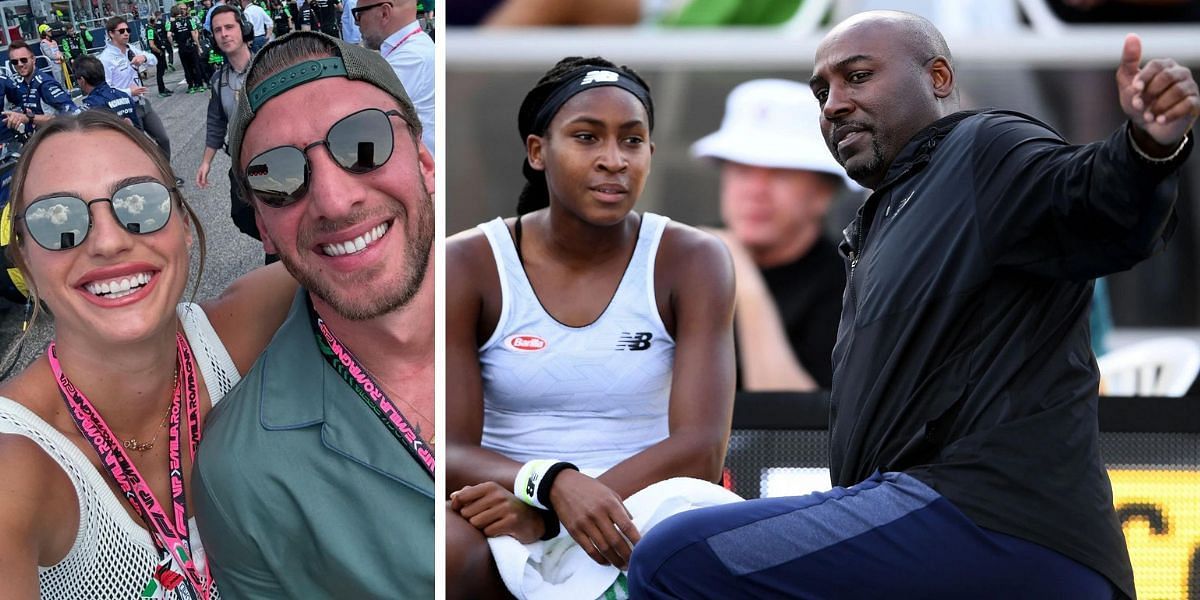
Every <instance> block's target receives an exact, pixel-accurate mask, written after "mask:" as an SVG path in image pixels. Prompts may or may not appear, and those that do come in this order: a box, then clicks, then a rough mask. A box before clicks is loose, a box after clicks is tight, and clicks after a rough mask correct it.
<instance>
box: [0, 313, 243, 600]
mask: <svg viewBox="0 0 1200 600" xmlns="http://www.w3.org/2000/svg"><path fill="white" fill-rule="evenodd" d="M176 312H177V313H178V314H179V318H180V320H181V321H182V322H183V329H184V334H185V335H187V339H188V344H190V345H191V347H192V352H193V354H194V355H195V357H196V365H197V366H198V367H199V369H200V373H201V375H202V376H203V377H204V382H205V383H206V384H208V394H209V398H210V399H211V400H212V403H213V405H216V403H217V402H218V401H219V400H220V399H221V398H222V397H223V396H224V395H225V394H226V392H228V391H229V390H230V389H232V388H233V385H234V384H236V383H237V382H238V381H239V380H240V379H241V376H240V375H238V372H237V368H236V367H234V365H233V359H232V358H230V357H229V352H228V351H226V350H225V346H224V345H223V344H222V343H221V340H220V338H218V337H217V333H216V331H214V330H213V328H212V325H211V324H210V323H209V322H208V317H207V316H205V314H204V311H203V310H202V309H201V308H200V307H199V306H198V305H196V304H191V303H182V304H180V305H179V306H178V307H177V308H176ZM0 433H4V434H13V435H20V436H24V437H27V438H29V439H30V440H33V441H34V442H35V443H37V445H38V446H39V447H41V448H42V450H44V451H45V452H46V454H48V455H50V457H51V458H53V459H54V461H55V462H56V463H58V465H59V466H60V467H62V470H63V471H65V472H66V474H67V477H68V478H70V480H71V483H72V484H73V485H74V486H75V494H76V497H77V499H78V503H79V533H78V535H76V537H75V544H74V545H73V546H71V551H70V552H68V553H67V555H66V557H64V558H63V559H62V561H60V562H59V563H58V564H56V565H53V566H50V567H38V579H39V581H40V590H41V597H42V599H43V600H60V599H61V600H68V599H71V600H76V599H80V598H87V599H88V600H108V599H112V600H131V599H136V598H137V597H138V595H139V594H140V593H141V591H142V589H143V588H144V587H145V586H146V583H147V582H148V581H150V578H151V577H152V576H153V573H154V568H155V566H156V565H157V564H158V560H159V557H158V550H157V549H156V548H155V547H154V542H153V540H151V538H150V532H149V531H147V530H146V529H145V528H144V527H143V525H142V524H141V522H139V521H135V520H134V519H133V518H132V517H130V516H129V513H128V512H126V511H125V499H124V498H121V497H118V496H117V495H116V494H114V493H113V491H112V488H110V487H108V484H107V483H106V481H105V476H104V475H103V474H102V473H101V472H100V471H99V470H97V469H96V467H94V466H93V465H92V462H91V461H90V460H88V457H87V455H85V454H84V453H83V452H82V451H81V450H80V448H79V446H76V445H75V444H73V443H72V442H71V441H70V440H69V439H67V438H66V436H64V435H63V434H62V433H60V432H59V431H58V430H57V429H55V428H54V427H53V426H51V425H50V424H49V423H46V422H45V421H43V420H42V419H41V417H38V416H37V415H36V414H34V413H33V411H31V410H29V409H27V408H25V407H24V406H22V405H20V404H18V403H16V402H14V401H13V400H10V399H8V398H5V397H3V396H0ZM188 525H189V529H190V530H191V543H192V551H193V552H192V553H193V559H194V560H195V561H196V563H197V565H198V566H200V567H201V569H203V567H204V564H205V559H206V556H205V554H204V546H203V544H202V543H201V542H200V537H199V535H198V534H197V532H196V520H195V519H190V520H189V521H188ZM201 572H203V570H202V571H201ZM175 597H176V596H175V594H174V593H173V592H172V593H168V594H167V596H166V598H169V599H173V598H175ZM212 597H213V598H214V599H219V598H220V597H221V596H220V594H219V593H216V592H215V588H214V594H213V596H212Z"/></svg>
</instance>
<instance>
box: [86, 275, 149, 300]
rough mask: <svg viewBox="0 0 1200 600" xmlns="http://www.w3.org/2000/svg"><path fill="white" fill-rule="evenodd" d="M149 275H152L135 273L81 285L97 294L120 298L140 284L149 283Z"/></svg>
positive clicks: (132, 291)
mask: <svg viewBox="0 0 1200 600" xmlns="http://www.w3.org/2000/svg"><path fill="white" fill-rule="evenodd" d="M151 277H153V276H152V275H151V274H150V273H138V274H137V275H131V276H129V277H125V278H122V279H113V280H111V281H93V282H92V283H89V284H87V285H85V286H83V287H84V288H86V289H87V291H89V292H91V293H92V294H95V295H97V296H103V297H105V298H120V297H122V296H128V295H130V294H132V293H134V292H136V291H137V290H138V289H139V288H141V287H142V286H144V285H146V284H147V283H150V278H151Z"/></svg>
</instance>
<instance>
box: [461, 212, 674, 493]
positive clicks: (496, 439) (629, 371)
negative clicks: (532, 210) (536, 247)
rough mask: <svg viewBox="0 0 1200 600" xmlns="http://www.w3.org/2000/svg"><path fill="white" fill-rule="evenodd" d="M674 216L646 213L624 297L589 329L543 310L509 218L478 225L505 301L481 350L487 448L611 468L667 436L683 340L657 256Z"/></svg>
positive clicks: (621, 288)
mask: <svg viewBox="0 0 1200 600" xmlns="http://www.w3.org/2000/svg"><path fill="white" fill-rule="evenodd" d="M668 221H669V219H667V218H666V217H663V216H660V215H656V214H652V213H644V214H643V215H642V223H641V227H640V230H639V232H638V239H637V245H636V246H635V248H634V252H633V257H632V258H631V259H630V261H629V265H628V266H627V267H626V269H625V274H624V275H623V276H622V277H621V282H620V284H619V285H618V286H617V291H616V293H615V294H614V295H613V297H612V300H611V301H610V302H609V305H608V307H607V308H605V309H604V312H603V313H602V314H601V315H600V317H599V318H598V319H596V320H595V321H594V322H593V323H591V324H589V325H586V326H583V327H568V326H567V325H563V324H562V323H559V322H558V321H556V320H555V319H554V318H553V317H551V316H550V315H549V314H548V313H547V312H546V310H545V309H544V308H542V304H541V302H540V301H539V300H538V298H537V295H536V294H535V293H534V290H533V286H532V285H530V283H529V279H528V278H527V277H526V276H525V269H524V267H523V266H522V264H521V261H520V259H519V258H518V257H517V250H516V246H515V245H514V244H513V239H512V236H511V235H510V234H509V231H508V227H507V226H506V225H505V224H504V221H503V220H502V219H499V218H498V219H496V220H494V221H490V222H488V223H484V224H482V225H480V226H479V228H480V229H482V230H483V232H484V233H485V234H486V235H487V238H488V242H489V243H490V244H491V247H492V255H493V257H494V258H495V260H496V270H497V271H498V273H499V275H500V289H501V295H502V297H503V303H502V307H501V310H500V320H499V322H498V323H497V324H496V330H495V332H494V333H493V334H492V336H491V338H490V339H489V340H488V341H487V342H486V343H485V344H484V345H483V346H482V347H480V349H479V362H480V366H481V368H482V374H483V410H484V417H483V441H482V445H483V447H484V448H488V449H489V450H493V451H495V452H499V453H501V454H503V455H505V456H507V457H509V458H511V459H513V460H517V461H521V462H525V461H528V460H532V459H535V458H556V459H559V460H566V461H569V462H572V463H575V465H576V466H578V467H580V468H581V469H587V470H589V471H591V470H598V471H604V470H607V469H609V468H610V467H612V466H613V465H615V464H617V463H619V462H621V461H622V460H624V459H626V458H628V457H629V456H632V455H634V454H637V453H638V452H641V451H642V450H644V449H645V448H647V447H649V446H652V445H654V444H656V443H658V442H660V441H662V440H664V439H666V437H667V434H668V427H667V410H668V406H669V398H670V395H671V372H672V367H673V366H674V361H675V340H674V339H673V338H672V337H671V336H670V334H668V333H667V330H666V327H664V326H663V322H662V318H661V317H660V316H659V313H658V305H657V303H656V302H655V298H654V260H655V257H656V256H657V254H658V244H659V241H660V240H661V239H662V233H663V230H664V229H665V228H666V225H667V222H668Z"/></svg>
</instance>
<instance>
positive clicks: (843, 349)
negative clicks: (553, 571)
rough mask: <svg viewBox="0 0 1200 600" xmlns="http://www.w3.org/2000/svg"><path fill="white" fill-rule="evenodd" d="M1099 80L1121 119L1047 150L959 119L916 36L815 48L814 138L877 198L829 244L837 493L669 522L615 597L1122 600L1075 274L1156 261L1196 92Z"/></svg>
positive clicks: (914, 29)
mask: <svg viewBox="0 0 1200 600" xmlns="http://www.w3.org/2000/svg"><path fill="white" fill-rule="evenodd" d="M1113 55H1114V56H1113V58H1114V59H1116V58H1117V57H1118V56H1119V57H1120V59H1119V62H1117V61H1115V60H1114V62H1117V69H1116V88H1117V91H1118V97H1117V101H1118V102H1119V103H1120V105H1121V108H1122V110H1123V112H1124V113H1125V115H1126V117H1127V121H1126V123H1124V124H1122V125H1121V127H1120V128H1118V129H1117V130H1116V131H1114V132H1113V133H1112V134H1111V135H1110V136H1109V137H1108V138H1107V139H1106V140H1104V141H1100V142H1095V143H1092V144H1088V145H1084V146H1073V145H1069V144H1067V143H1066V142H1065V141H1063V139H1062V138H1061V137H1060V136H1059V135H1058V134H1057V133H1055V132H1054V131H1053V130H1051V129H1050V128H1049V127H1047V126H1046V125H1044V124H1042V123H1041V122H1039V121H1037V120H1035V119H1033V118H1032V117H1029V116H1026V115H1022V114H1020V113H1016V112H1011V111H1002V110H982V111H962V110H960V107H959V103H958V94H957V91H956V87H955V73H954V69H953V67H952V63H951V57H950V51H949V49H948V48H947V46H946V42H945V40H944V39H943V38H942V35H941V34H940V33H939V32H938V31H937V29H935V28H934V27H933V25H932V24H930V23H929V22H928V21H926V20H924V19H922V18H920V17H917V16H914V15H911V14H907V13H900V12H885V11H881V12H869V13H863V14H860V15H855V16H853V17H851V18H850V19H848V20H846V21H844V22H842V23H841V24H839V25H838V26H836V27H834V28H833V30H831V31H830V32H829V34H828V35H826V36H825V39H824V40H822V42H821V43H820V45H819V46H818V47H817V53H816V60H815V61H814V62H815V66H814V68H813V74H812V78H811V79H810V81H809V84H810V87H811V89H812V92H813V95H814V96H815V97H816V99H817V102H818V103H819V104H820V105H821V114H820V120H819V122H820V125H821V130H822V134H823V136H824V138H825V141H826V144H827V146H828V147H829V149H830V150H831V152H832V154H833V156H834V158H836V159H837V161H838V162H839V163H841V164H842V165H843V166H844V167H845V169H846V173H847V174H849V176H850V177H851V178H852V179H854V180H855V181H856V182H857V183H859V184H861V185H862V186H863V187H866V188H869V189H871V190H872V194H871V196H870V197H869V198H868V199H867V201H866V202H865V203H864V204H863V206H862V207H861V208H860V209H859V212H858V217H857V218H856V219H855V220H854V221H853V222H852V223H851V225H850V227H849V228H847V230H846V234H845V240H844V241H843V242H842V245H841V251H842V253H843V256H845V259H846V262H847V267H848V271H847V283H846V285H847V290H846V294H845V296H844V299H843V305H842V317H841V324H840V326H839V328H838V340H837V344H836V345H835V346H834V351H833V365H834V367H833V369H834V370H833V381H834V383H833V389H832V391H831V393H830V403H831V405H832V408H831V415H830V466H831V471H832V475H833V483H834V484H835V485H837V486H838V487H835V488H833V489H832V490H830V491H828V492H824V493H817V494H810V495H807V496H799V497H791V498H767V499H759V500H752V501H749V502H745V503H741V504H731V505H727V506H724V507H718V508H715V509H701V510H698V511H694V512H690V513H684V514H683V515H680V516H677V517H674V518H672V519H670V520H668V521H665V522H663V523H662V524H660V525H658V527H656V528H655V529H654V530H652V531H651V532H650V533H649V534H648V535H647V536H646V537H644V538H643V539H642V541H641V543H640V544H639V545H638V547H637V550H636V551H635V552H634V555H633V561H632V564H633V566H632V568H631V569H630V572H629V581H630V595H631V596H632V597H636V598H646V599H650V600H654V599H658V598H731V597H760V598H766V597H771V598H776V597H788V598H878V597H905V598H1089V599H1092V598H1095V599H1100V598H1103V599H1109V598H1124V597H1134V594H1135V591H1134V586H1133V572H1132V568H1131V567H1130V562H1129V554H1128V551H1127V550H1126V547H1125V538H1124V536H1123V535H1122V531H1121V525H1120V522H1119V521H1118V519H1117V515H1116V513H1115V511H1114V509H1113V503H1112V487H1111V485H1110V483H1109V480H1108V475H1107V472H1106V471H1105V466H1104V462H1103V460H1102V459H1101V456H1100V451H1099V448H1100V441H1099V424H1098V422H1097V412H1098V408H1097V404H1098V398H1097V391H1098V390H1097V388H1098V386H1097V384H1098V381H1099V373H1098V372H1097V368H1096V361H1095V358H1094V356H1093V355H1092V350H1091V344H1090V334H1089V324H1088V312H1089V308H1090V303H1091V298H1092V279H1094V278H1096V277H1099V276H1102V275H1106V274H1109V273H1113V272H1116V271H1120V270H1124V269H1128V268H1130V267H1132V266H1133V265H1135V264H1137V263H1138V262H1139V261H1141V260H1144V259H1146V258H1148V257H1150V256H1153V255H1154V254H1156V253H1158V252H1160V251H1162V249H1163V248H1164V246H1165V244H1166V242H1167V240H1168V239H1169V238H1170V237H1171V232H1172V231H1173V230H1174V226H1175V222H1176V221H1177V217H1176V216H1175V214H1174V203H1175V198H1176V194H1177V188H1178V182H1179V177H1178V174H1177V172H1178V169H1179V167H1180V165H1182V164H1183V162H1184V161H1185V160H1186V159H1187V156H1188V154H1189V153H1190V152H1191V149H1192V146H1193V141H1192V137H1191V136H1192V133H1190V131H1191V128H1192V124H1193V123H1194V122H1195V121H1196V118H1197V116H1198V115H1200V92H1198V90H1197V86H1196V81H1195V79H1194V78H1193V76H1192V74H1191V72H1190V71H1189V70H1188V69H1187V68H1185V67H1183V66H1180V65H1179V64H1177V63H1176V62H1175V61H1174V60H1171V59H1166V58H1159V59H1153V60H1149V61H1146V62H1144V63H1143V61H1142V47H1141V40H1140V39H1139V38H1138V37H1137V36H1134V35H1130V36H1128V37H1126V39H1125V43H1124V48H1123V49H1122V50H1121V52H1119V53H1118V52H1117V48H1113Z"/></svg>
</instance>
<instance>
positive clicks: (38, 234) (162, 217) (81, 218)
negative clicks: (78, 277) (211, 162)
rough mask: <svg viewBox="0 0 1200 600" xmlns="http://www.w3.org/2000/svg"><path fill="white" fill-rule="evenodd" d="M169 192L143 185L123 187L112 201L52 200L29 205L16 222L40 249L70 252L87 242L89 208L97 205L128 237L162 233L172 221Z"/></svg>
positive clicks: (153, 184) (154, 183) (151, 184)
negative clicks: (102, 205)
mask: <svg viewBox="0 0 1200 600" xmlns="http://www.w3.org/2000/svg"><path fill="white" fill-rule="evenodd" d="M172 190H173V188H167V186H165V185H163V184H161V183H159V182H157V181H145V182H141V183H134V184H130V185H127V186H125V187H122V188H120V189H118V190H117V191H116V192H113V195H112V197H111V198H96V199H95V200H91V201H84V200H83V199H82V198H78V197H75V196H51V197H49V198H42V199H41V200H38V201H36V202H33V203H30V205H29V206H27V207H25V213H24V214H23V215H21V216H20V217H18V219H19V220H21V221H23V222H24V223H25V231H26V232H28V233H29V237H31V238H33V241H35V242H37V244H38V245H39V246H41V247H43V248H45V249H47V250H52V251H57V250H69V249H71V248H74V247H76V246H79V245H80V244H82V243H83V241H84V240H85V239H87V236H88V232H89V231H91V229H92V222H93V220H92V214H91V207H92V205H93V204H96V203H98V202H104V203H107V204H108V205H109V208H110V209H111V210H112V214H113V217H114V218H116V220H117V222H118V223H120V224H121V227H123V228H124V229H125V230H126V231H128V232H130V233H134V234H148V233H154V232H155V231H158V230H159V229H162V228H163V227H164V226H166V224H167V220H169V219H170V218H171V211H172V207H171V205H172V204H173V201H172V199H171V191H172Z"/></svg>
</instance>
